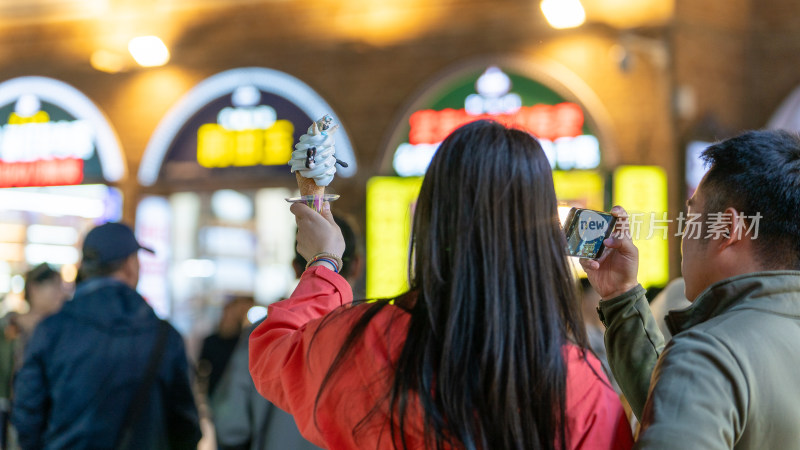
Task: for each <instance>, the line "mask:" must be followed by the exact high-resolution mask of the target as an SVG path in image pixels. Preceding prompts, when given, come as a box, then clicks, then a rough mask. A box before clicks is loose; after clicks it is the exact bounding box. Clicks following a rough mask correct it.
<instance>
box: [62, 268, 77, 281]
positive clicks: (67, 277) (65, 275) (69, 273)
mask: <svg viewBox="0 0 800 450" xmlns="http://www.w3.org/2000/svg"><path fill="white" fill-rule="evenodd" d="M77 277H78V267H77V266H76V265H75V264H64V265H63V266H61V278H62V279H63V280H64V281H65V282H67V283H72V282H73V281H75V278H77Z"/></svg>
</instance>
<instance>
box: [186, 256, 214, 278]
mask: <svg viewBox="0 0 800 450" xmlns="http://www.w3.org/2000/svg"><path fill="white" fill-rule="evenodd" d="M181 271H182V272H183V275H184V276H186V277H189V278H208V277H210V276H212V275H214V273H215V272H216V271H217V265H216V264H214V261H211V260H209V259H187V260H186V261H184V262H183V263H182V264H181Z"/></svg>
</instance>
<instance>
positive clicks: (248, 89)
mask: <svg viewBox="0 0 800 450" xmlns="http://www.w3.org/2000/svg"><path fill="white" fill-rule="evenodd" d="M259 101H261V92H260V91H259V90H258V88H257V87H255V86H239V87H237V88H236V90H234V91H233V94H232V95H231V103H233V106H236V107H243V106H255V105H257V104H258V102H259Z"/></svg>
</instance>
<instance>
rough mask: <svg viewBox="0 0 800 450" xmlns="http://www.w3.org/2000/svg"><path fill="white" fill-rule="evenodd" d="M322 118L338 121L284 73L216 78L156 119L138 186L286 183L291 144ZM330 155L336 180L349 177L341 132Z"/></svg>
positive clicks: (243, 72)
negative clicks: (213, 180) (222, 180)
mask: <svg viewBox="0 0 800 450" xmlns="http://www.w3.org/2000/svg"><path fill="white" fill-rule="evenodd" d="M324 114H331V115H332V116H333V117H334V120H336V121H337V122H338V121H339V119H338V118H337V117H336V115H335V113H334V112H333V110H332V108H331V107H330V106H329V105H328V104H327V103H326V102H325V101H324V100H323V99H322V98H321V97H320V96H319V95H318V94H317V93H316V92H314V91H313V90H312V89H311V88H310V87H308V86H307V85H306V84H305V83H303V82H301V81H300V80H298V79H296V78H294V77H292V76H290V75H287V74H285V73H282V72H278V71H275V70H270V69H263V68H242V69H234V70H229V71H227V72H222V73H220V74H217V75H214V76H212V77H211V78H208V79H207V80H205V81H203V82H201V83H200V84H198V85H197V86H195V87H194V88H193V89H192V90H191V91H190V92H189V93H187V94H186V96H184V97H183V98H182V99H181V100H180V101H179V102H178V103H177V104H176V105H175V106H174V107H173V108H172V109H171V110H170V111H169V113H168V114H167V115H166V116H165V118H164V119H163V120H162V121H161V123H160V124H159V126H158V128H157V129H156V131H155V133H154V134H153V137H152V139H151V140H150V142H149V144H148V146H147V149H145V154H144V157H143V158H142V163H141V165H140V166H139V181H140V182H141V183H142V184H143V185H146V186H147V185H152V184H154V183H155V182H156V181H157V180H159V179H161V180H163V181H166V182H179V181H184V180H203V179H207V178H208V177H209V176H220V177H227V178H230V179H236V180H239V179H263V178H265V177H271V178H281V177H285V178H286V180H287V182H288V181H289V180H292V181H293V180H294V177H293V176H292V174H291V173H290V171H289V170H288V166H287V162H288V161H289V159H290V157H291V152H292V150H293V148H294V143H295V142H296V141H297V140H298V139H299V137H300V135H302V134H303V133H305V131H306V129H307V128H308V126H309V125H310V124H311V122H312V121H313V120H316V119H318V118H319V117H322V116H323V115H324ZM339 123H341V122H339ZM336 155H337V157H338V158H339V159H341V160H343V161H345V162H347V163H348V167H347V168H337V176H339V175H340V176H343V177H349V176H352V175H353V174H354V173H355V171H356V167H357V165H356V161H355V157H354V154H353V150H352V147H351V144H350V140H349V138H348V136H347V133H346V132H345V131H344V130H342V129H340V131H339V132H337V134H336Z"/></svg>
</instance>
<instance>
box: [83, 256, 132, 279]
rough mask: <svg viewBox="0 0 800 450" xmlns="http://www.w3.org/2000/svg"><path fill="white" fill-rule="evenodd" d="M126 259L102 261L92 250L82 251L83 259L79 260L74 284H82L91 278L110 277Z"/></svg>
mask: <svg viewBox="0 0 800 450" xmlns="http://www.w3.org/2000/svg"><path fill="white" fill-rule="evenodd" d="M129 256H130V255H129ZM129 256H128V257H129ZM128 257H125V258H122V259H116V260H114V261H103V260H102V258H101V257H100V256H99V255H98V254H97V252H95V251H93V250H92V249H84V251H83V259H81V264H80V266H79V267H78V276H77V277H76V278H75V283H76V284H78V283H82V282H84V281H86V280H88V279H91V278H100V277H108V276H111V275H112V274H113V273H114V272H116V271H118V270H119V269H120V268H122V266H123V265H124V264H125V260H127V259H128Z"/></svg>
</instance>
